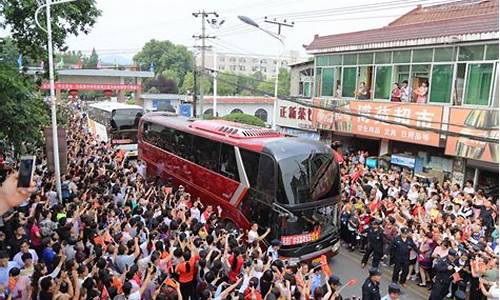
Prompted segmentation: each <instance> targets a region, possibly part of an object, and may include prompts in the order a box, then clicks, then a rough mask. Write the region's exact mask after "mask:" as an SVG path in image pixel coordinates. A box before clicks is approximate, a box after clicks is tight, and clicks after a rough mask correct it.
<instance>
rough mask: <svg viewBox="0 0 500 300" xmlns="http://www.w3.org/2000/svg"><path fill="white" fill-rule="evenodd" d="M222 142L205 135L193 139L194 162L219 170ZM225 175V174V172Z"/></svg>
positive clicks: (215, 170)
mask: <svg viewBox="0 0 500 300" xmlns="http://www.w3.org/2000/svg"><path fill="white" fill-rule="evenodd" d="M220 147H221V143H219V142H216V141H211V140H209V139H206V138H203V137H199V136H197V137H195V138H194V139H193V149H192V151H193V153H194V155H193V158H194V160H193V162H194V163H195V164H198V165H200V166H202V167H204V168H207V169H209V170H212V171H214V172H217V170H218V166H219V152H220ZM223 175H224V174H223Z"/></svg>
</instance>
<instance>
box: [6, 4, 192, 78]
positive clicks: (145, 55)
mask: <svg viewBox="0 0 500 300" xmlns="http://www.w3.org/2000/svg"><path fill="white" fill-rule="evenodd" d="M0 1H1V0H0ZM134 62H135V63H136V64H138V65H141V66H142V69H148V68H149V67H150V66H151V65H153V66H154V71H155V73H156V74H162V73H163V72H164V71H165V70H171V71H174V72H175V73H176V74H177V76H178V78H177V82H178V84H179V85H180V86H182V83H183V80H184V76H185V75H186V73H187V72H189V71H192V70H193V56H192V54H191V52H190V51H189V50H188V49H187V48H186V47H185V46H182V45H175V44H173V43H172V42H170V41H158V40H155V39H152V40H150V41H149V42H147V43H146V44H145V45H144V46H143V47H142V50H141V51H139V52H138V53H137V54H136V55H135V56H134Z"/></svg>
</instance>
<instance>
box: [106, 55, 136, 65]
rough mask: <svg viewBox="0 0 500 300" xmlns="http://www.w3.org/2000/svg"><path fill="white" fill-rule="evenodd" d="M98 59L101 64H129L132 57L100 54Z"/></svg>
mask: <svg viewBox="0 0 500 300" xmlns="http://www.w3.org/2000/svg"><path fill="white" fill-rule="evenodd" d="M99 60H100V61H101V63H103V64H115V63H116V64H119V65H130V64H132V62H133V61H132V57H126V56H122V55H105V56H100V55H99Z"/></svg>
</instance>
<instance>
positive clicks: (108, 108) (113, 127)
mask: <svg viewBox="0 0 500 300" xmlns="http://www.w3.org/2000/svg"><path fill="white" fill-rule="evenodd" d="M143 115H144V108H142V107H141V106H138V105H130V104H125V103H118V102H110V101H103V102H96V103H93V104H90V105H88V106H87V116H88V118H87V120H88V127H89V130H90V132H91V133H92V134H93V135H94V136H96V137H97V139H98V140H99V141H104V142H111V143H112V144H113V145H114V146H115V148H116V149H123V150H124V151H125V152H126V153H129V152H130V153H135V155H136V153H137V127H138V125H139V120H140V118H141V117H142V116H143ZM134 145H135V146H134Z"/></svg>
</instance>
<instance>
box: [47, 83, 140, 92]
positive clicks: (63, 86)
mask: <svg viewBox="0 0 500 300" xmlns="http://www.w3.org/2000/svg"><path fill="white" fill-rule="evenodd" d="M55 88H56V89H60V90H140V89H141V85H140V84H121V83H116V84H100V83H61V82H56V84H55ZM42 89H43V90H48V89H50V84H49V83H48V82H45V83H43V84H42Z"/></svg>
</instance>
